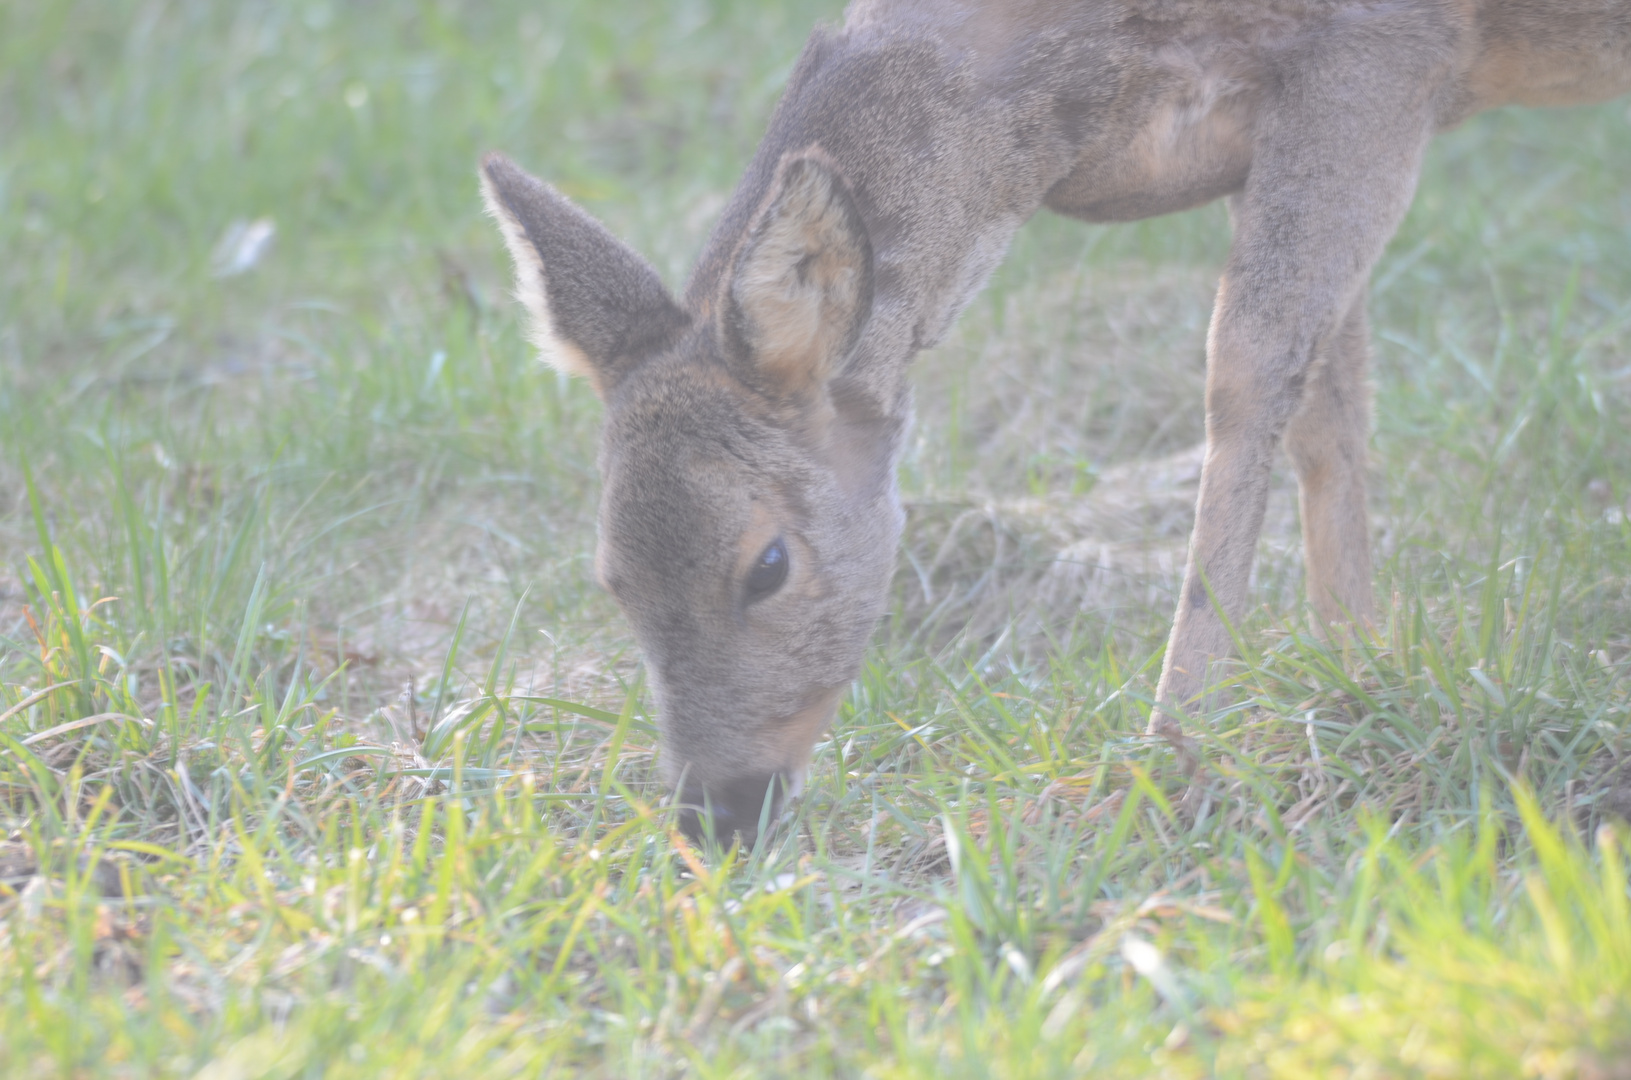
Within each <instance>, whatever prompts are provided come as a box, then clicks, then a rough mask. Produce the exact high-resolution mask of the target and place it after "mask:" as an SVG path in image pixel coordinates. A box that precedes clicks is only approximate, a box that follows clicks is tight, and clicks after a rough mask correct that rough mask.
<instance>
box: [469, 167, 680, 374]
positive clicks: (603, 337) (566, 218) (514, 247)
mask: <svg viewBox="0 0 1631 1080" xmlns="http://www.w3.org/2000/svg"><path fill="white" fill-rule="evenodd" d="M481 194H482V199H483V200H484V201H485V202H486V204H487V212H488V213H489V214H491V215H492V216H493V218H494V219H495V220H496V221H497V222H498V227H499V231H500V232H502V233H503V234H504V243H505V246H507V247H508V248H509V249H510V258H511V259H512V260H514V262H515V281H516V293H517V295H518V296H519V297H520V299H521V302H522V303H523V304H525V305H526V308H527V311H528V313H529V314H530V315H531V323H532V332H531V334H530V337H531V339H532V341H533V343H534V344H535V345H537V346H538V349H539V351H540V352H541V353H543V355H544V358H545V359H546V360H548V361H549V362H550V363H551V364H553V365H554V366H555V367H556V368H559V369H560V370H562V371H566V372H569V373H571V374H573V375H583V376H586V377H587V378H588V379H589V381H590V382H591V383H592V384H593V385H594V387H595V391H596V393H598V394H600V395H601V396H602V397H605V396H606V394H607V393H608V392H610V390H611V389H612V387H614V386H615V385H616V384H617V382H618V380H619V379H621V378H622V377H623V376H624V375H626V374H627V373H628V372H629V371H630V370H631V369H632V368H634V367H635V366H636V365H638V364H639V363H640V362H641V361H642V360H644V359H645V358H646V357H647V356H649V355H650V354H651V353H652V352H654V351H656V350H657V349H659V348H661V347H662V346H663V345H664V344H665V343H667V342H668V341H669V340H671V339H672V337H673V336H674V334H675V333H676V332H677V331H678V330H679V329H680V328H681V327H682V326H684V325H685V322H686V317H685V315H684V313H682V312H681V311H680V309H679V307H678V306H677V305H675V303H674V301H673V300H672V299H671V298H670V297H669V295H668V291H667V290H666V289H664V288H663V283H662V281H661V280H660V279H659V278H658V277H657V272H656V271H655V270H653V269H652V268H651V265H650V264H649V263H647V262H646V261H645V260H644V259H642V258H641V257H640V256H639V255H636V254H635V253H634V252H633V251H632V250H631V249H630V248H629V247H628V245H626V244H624V243H623V242H622V241H620V240H618V239H617V238H616V237H615V236H613V235H612V234H611V233H610V232H608V231H606V228H605V226H603V225H601V224H600V222H598V221H596V220H595V219H594V218H592V217H590V216H589V215H588V214H586V213H584V212H583V211H582V210H580V209H578V208H577V207H576V206H574V205H573V204H572V203H571V202H569V201H568V200H567V199H566V198H565V197H564V196H563V195H561V194H560V193H559V192H558V191H556V190H555V189H554V188H552V187H550V186H549V185H548V184H545V183H543V182H542V181H540V180H537V179H536V178H534V177H532V176H530V175H528V174H527V173H526V172H525V171H524V170H522V169H521V168H520V167H518V166H517V165H516V164H515V163H514V162H512V161H511V160H510V159H509V158H507V157H504V156H503V155H502V154H488V155H487V156H486V157H484V158H482V161H481Z"/></svg>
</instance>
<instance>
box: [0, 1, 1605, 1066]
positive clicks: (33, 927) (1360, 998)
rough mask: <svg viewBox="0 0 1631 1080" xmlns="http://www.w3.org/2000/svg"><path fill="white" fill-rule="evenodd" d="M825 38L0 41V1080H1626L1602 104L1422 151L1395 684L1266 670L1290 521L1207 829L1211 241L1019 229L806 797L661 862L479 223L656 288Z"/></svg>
mask: <svg viewBox="0 0 1631 1080" xmlns="http://www.w3.org/2000/svg"><path fill="white" fill-rule="evenodd" d="M839 14H840V4H839V3H838V2H837V0H785V2H779V3H775V4H766V3H758V2H752V0H673V2H671V3H666V4H661V5H658V4H649V3H639V2H636V0H597V2H593V3H590V2H578V0H539V2H535V3H526V4H523V3H519V2H515V0H490V2H486V3H470V2H459V0H416V2H410V0H371V2H356V3H339V2H323V0H298V2H296V0H287V2H272V0H246V2H243V3H224V2H219V0H139V2H138V0H53V2H49V3H41V2H36V0H0V1072H3V1073H4V1074H5V1075H9V1076H19V1077H22V1076H27V1077H47V1076H63V1077H87V1078H88V1077H148V1076H165V1077H169V1076H175V1077H190V1078H197V1080H229V1078H230V1080H248V1078H262V1077H265V1078H296V1077H302V1078H303V1077H318V1076H322V1077H384V1076H389V1077H448V1076H457V1077H470V1078H477V1077H483V1078H485V1077H510V1076H526V1077H532V1076H605V1077H620V1078H624V1077H626V1078H647V1077H649V1078H656V1077H680V1076H696V1077H762V1076H866V1077H875V1078H879V1080H884V1078H894V1077H924V1076H933V1077H937V1078H947V1080H949V1078H954V1077H957V1078H960V1077H971V1078H972V1077H1001V1078H1005V1080H1007V1078H1012V1080H1020V1078H1044V1077H1063V1076H1078V1075H1093V1076H1106V1077H1115V1076H1139V1077H1143V1076H1164V1077H1184V1078H1187V1077H1264V1078H1268V1077H1287V1078H1290V1077H1307V1076H1321V1077H1353V1078H1358V1077H1519V1076H1521V1077H1541V1078H1547V1080H1552V1078H1580V1080H1610V1078H1620V1080H1625V1078H1631V893H1628V885H1631V877H1628V869H1627V864H1628V856H1627V853H1626V850H1625V849H1626V846H1627V843H1628V841H1631V828H1628V827H1627V826H1626V824H1625V822H1626V819H1627V818H1631V501H1628V500H1631V427H1628V425H1627V424H1626V422H1625V419H1624V418H1625V417H1626V416H1627V415H1628V407H1631V185H1628V184H1627V183H1626V179H1625V178H1626V177H1628V176H1631V112H1628V103H1627V102H1626V101H1623V100H1622V101H1620V102H1617V103H1612V104H1609V105H1605V106H1601V107H1596V108H1590V109H1578V110H1572V111H1560V112H1534V111H1531V112H1523V111H1508V112H1502V113H1497V114H1491V115H1487V116H1484V117H1480V118H1477V119H1475V120H1474V121H1472V122H1470V123H1468V124H1467V125H1465V126H1464V127H1463V128H1461V129H1459V130H1457V131H1455V132H1451V133H1449V134H1446V135H1445V136H1443V137H1441V138H1440V139H1439V140H1438V142H1437V143H1436V144H1435V146H1434V148H1433V150H1432V153H1431V155H1430V158H1429V161H1428V164H1427V168H1426V173H1425V175H1424V177H1423V180H1422V184H1421V188H1420V191H1419V194H1418V196H1417V199H1416V202H1415V205H1414V208H1413V210H1412V211H1411V214H1410V216H1409V218H1408V220H1407V221H1406V222H1405V224H1404V226H1403V228H1402V229H1401V230H1400V233H1399V235H1398V237H1397V238H1396V239H1395V241H1394V242H1393V244H1392V245H1391V246H1390V248H1389V249H1388V252H1387V254H1386V255H1385V257H1384V259H1383V261H1382V263H1381V265H1380V266H1379V267H1378V269H1377V272H1376V275H1375V279H1374V286H1373V290H1372V300H1371V313H1372V322H1373V327H1374V334H1375V339H1376V345H1375V350H1374V368H1375V383H1376V406H1377V408H1376V413H1377V419H1376V434H1375V438H1374V440H1373V444H1372V445H1373V463H1374V467H1373V470H1372V498H1371V504H1372V514H1373V522H1374V531H1375V546H1376V552H1377V562H1378V566H1379V581H1378V585H1377V587H1378V590H1379V591H1378V597H1379V599H1380V600H1381V609H1382V612H1383V625H1381V626H1379V627H1378V628H1377V630H1376V632H1375V634H1374V635H1372V636H1366V637H1363V638H1360V639H1357V640H1349V641H1345V642H1341V643H1339V644H1336V645H1330V644H1326V643H1325V642H1324V641H1323V640H1322V639H1321V638H1320V637H1319V636H1317V635H1315V634H1313V633H1312V632H1311V630H1310V628H1309V624H1308V622H1307V618H1306V614H1305V612H1304V610H1303V607H1302V599H1301V596H1300V592H1299V590H1300V556H1299V552H1298V546H1299V545H1298V541H1297V531H1298V526H1297V521H1296V507H1295V498H1294V494H1295V493H1294V485H1293V484H1292V483H1291V481H1290V480H1289V478H1288V477H1285V476H1281V477H1278V478H1277V480H1276V486H1275V491H1274V494H1273V496H1272V500H1271V506H1270V513H1269V522H1268V525H1267V527H1266V529H1265V536H1264V539H1263V542H1262V545H1261V548H1260V552H1259V564H1258V570H1257V576H1256V580H1255V584H1254V590H1255V592H1254V608H1253V612H1252V615H1251V617H1250V618H1249V619H1248V620H1247V621H1246V622H1245V623H1244V624H1243V625H1241V626H1240V627H1239V628H1238V630H1239V637H1240V645H1241V660H1240V662H1239V664H1238V665H1237V666H1236V667H1235V668H1234V669H1232V672H1231V674H1230V679H1229V682H1230V690H1229V693H1228V695H1227V698H1228V700H1229V704H1227V705H1226V706H1225V707H1222V708H1220V709H1219V710H1218V711H1217V712H1216V713H1215V714H1214V715H1211V716H1209V717H1208V718H1207V727H1206V729H1205V734H1204V737H1203V741H1204V745H1205V753H1206V764H1205V767H1204V769H1203V772H1202V774H1201V777H1200V779H1199V781H1198V783H1199V784H1200V785H1201V786H1200V788H1199V789H1198V792H1197V795H1198V797H1197V798H1194V799H1192V800H1190V801H1189V802H1188V803H1187V804H1182V805H1180V798H1181V796H1183V795H1184V794H1185V792H1186V784H1185V781H1184V779H1183V777H1182V776H1181V775H1180V774H1179V772H1178V770H1177V768H1176V767H1175V763H1174V760H1173V758H1172V755H1171V752H1170V750H1168V749H1167V748H1166V747H1165V746H1164V745H1162V744H1159V743H1154V742H1151V741H1150V740H1148V739H1146V738H1145V737H1144V736H1143V734H1142V733H1143V730H1144V725H1145V722H1146V719H1147V717H1148V714H1149V710H1150V707H1151V695H1152V692H1153V689H1154V682H1155V677H1156V674H1157V673H1158V671H1159V665H1160V650H1161V648H1162V645H1163V644H1164V637H1165V632H1166V628H1167V620H1168V618H1169V617H1170V613H1171V603H1172V594H1173V590H1174V589H1175V587H1176V584H1177V575H1178V573H1179V572H1180V571H1181V568H1182V554H1183V550H1184V547H1183V545H1184V540H1185V537H1186V535H1187V530H1188V527H1189V524H1190V520H1191V519H1190V515H1191V513H1192V506H1193V498H1194V490H1195V488H1194V484H1195V469H1196V464H1195V463H1196V460H1197V459H1196V456H1195V452H1194V449H1193V448H1194V446H1195V445H1196V443H1197V442H1198V440H1199V438H1200V435H1201V420H1202V416H1201V385H1202V379H1203V374H1204V352H1203V344H1204V334H1205V325H1206V321H1207V318H1208V315H1209V311H1210V303H1211V291H1212V289H1213V288H1214V287H1215V284H1216V275H1217V271H1218V268H1219V266H1220V264H1221V262H1222V259H1223V256H1224V253H1225V252H1226V250H1227V245H1228V232H1227V222H1226V219H1225V216H1224V214H1223V212H1222V209H1221V208H1220V207H1216V206H1213V207H1208V208H1204V209H1202V210H1199V211H1195V212H1192V213H1189V214H1185V215H1180V216H1176V217H1172V218H1168V219H1161V220H1157V221H1150V222H1144V223H1139V224H1135V225H1126V226H1116V227H1087V226H1083V225H1081V224H1078V223H1073V222H1069V221H1065V220H1062V219H1057V218H1047V217H1043V218H1038V219H1037V220H1035V221H1033V222H1032V223H1031V224H1030V225H1028V226H1027V227H1026V228H1025V230H1024V231H1023V232H1022V233H1021V235H1020V236H1019V238H1018V239H1017V241H1016V243H1015V245H1014V249H1013V251H1012V253H1011V256H1010V258H1009V260H1008V262H1007V264H1006V265H1005V266H1004V268H1003V269H1002V270H1001V271H999V273H998V275H997V277H996V279H995V280H994V281H993V283H992V285H991V287H990V288H989V289H988V290H987V291H986V292H985V293H984V294H982V296H981V297H980V298H979V299H978V300H976V301H975V303H974V305H973V307H972V308H971V309H970V310H969V311H968V312H967V313H966V314H965V316H964V318H963V319H962V321H961V323H960V324H959V326H958V328H957V329H956V331H955V332H954V334H953V336H952V338H951V339H950V340H948V341H947V342H946V343H945V344H943V345H942V346H940V347H939V348H938V349H936V350H934V351H933V352H931V353H928V354H926V355H924V356H923V357H921V358H920V359H919V361H918V367H917V379H918V382H917V399H918V406H919V421H918V425H917V428H916V430H915V433H914V436H913V442H912V446H911V448H910V450H909V453H908V456H907V460H906V461H905V462H904V464H903V466H902V470H903V471H902V483H903V487H904V490H905V493H906V496H907V501H908V531H907V537H906V542H905V544H904V545H903V550H902V553H901V557H900V564H899V569H898V571H897V573H896V577H895V584H894V598H893V604H892V608H891V613H890V615H889V617H888V618H887V619H886V621H885V623H884V624H883V625H882V626H881V627H880V630H879V633H878V635H877V639H876V642H875V644H874V647H873V649H872V652H871V654H870V657H869V660H868V664H867V667H866V670H865V672H864V673H863V675H862V677H861V678H860V679H859V680H858V681H857V683H856V684H855V687H854V689H853V690H852V692H851V693H850V695H849V697H848V698H847V700H846V701H845V703H844V704H843V706H842V708H841V710H840V715H839V719H838V722H837V725H836V727H835V729H834V731H833V732H832V733H831V736H830V738H828V739H826V740H825V741H823V742H822V743H821V744H819V745H818V747H817V749H816V754H815V762H814V766H813V770H812V776H811V780H810V784H809V790H808V792H807V794H806V795H805V796H804V797H803V799H802V800H801V801H800V802H799V803H798V804H797V806H796V810H795V813H794V814H793V815H792V817H791V820H789V821H788V822H786V823H785V824H784V826H783V827H782V828H781V829H780V831H779V832H778V833H777V835H776V838H775V840H774V841H773V842H771V843H767V844H764V845H761V846H760V847H759V848H758V849H756V850H754V851H751V852H742V851H731V852H724V851H718V850H698V849H695V848H693V847H691V846H690V845H688V844H687V843H686V842H685V841H684V840H683V839H682V838H681V837H680V835H679V834H678V833H677V832H676V831H675V829H674V828H673V825H674V818H673V813H672V811H671V809H670V808H669V807H668V806H667V804H666V802H665V793H664V791H663V790H662V787H661V785H660V784H659V783H658V782H657V772H656V767H655V756H656V752H657V748H656V743H655V729H654V726H653V722H652V717H651V716H650V714H649V712H648V701H647V697H646V695H645V692H644V688H643V683H642V677H641V671H640V665H639V660H638V656H637V654H636V652H635V650H634V647H633V643H632V640H631V638H630V634H629V632H628V629H627V627H626V625H625V624H624V623H623V621H622V620H621V617H620V616H619V615H618V614H617V612H616V609H615V606H614V605H613V604H612V603H611V602H610V600H609V599H608V598H607V597H606V596H605V595H604V594H603V593H602V592H601V591H599V589H598V588H597V587H596V586H595V584H594V582H593V578H592V572H591V566H590V557H591V551H592V547H593V539H594V506H595V501H596V492H597V483H598V481H597V477H596V472H595V452H596V433H597V428H598V413H599V406H598V403H597V402H596V400H595V398H594V395H593V394H592V393H591V392H590V391H589V389H588V388H587V387H585V386H583V385H581V384H578V383H574V382H571V381H568V380H565V379H563V378H561V377H558V376H557V375H556V374H555V373H554V372H552V371H550V370H549V369H547V368H545V367H543V366H542V365H541V364H539V363H538V362H537V360H536V358H535V357H534V356H533V355H532V353H531V351H530V349H529V348H528V346H527V345H526V344H525V342H524V341H523V338H522V332H521V331H522V328H521V318H520V316H521V312H520V309H519V307H518V305H516V304H515V303H514V302H513V301H512V300H511V298H510V296H509V279H508V274H509V271H508V267H507V265H506V261H505V255H504V253H503V251H502V247H501V244H500V243H499V239H498V236H497V233H496V230H495V229H494V228H493V226H492V223H491V222H490V221H488V220H486V219H485V218H483V217H482V215H481V212H480V205H479V198H478V195H477V187H476V175H475V163H476V159H477V156H478V154H480V153H481V152H482V151H485V150H490V149H501V150H503V151H505V152H506V153H508V154H510V155H512V156H513V157H514V158H515V159H516V160H517V161H518V162H519V163H521V164H522V165H524V166H525V167H527V168H529V169H531V170H532V171H534V172H536V173H538V174H539V175H541V176H544V177H546V178H548V179H550V180H551V181H552V182H554V183H556V184H557V185H558V186H559V187H560V188H561V189H562V190H563V191H565V192H567V193H568V194H569V195H571V196H572V197H574V198H575V199H578V200H579V201H580V202H581V203H582V204H583V205H585V206H586V207H588V208H589V209H590V210H592V211H593V212H594V213H596V214H597V215H599V216H601V217H602V218H603V219H604V220H605V221H607V222H608V224H609V225H610V226H611V227H612V228H613V229H614V230H615V231H616V232H618V233H619V234H620V235H622V236H624V237H626V238H627V239H628V240H629V241H630V242H631V243H632V244H633V245H634V246H635V247H636V248H638V249H639V250H640V251H642V252H643V253H645V254H646V255H647V256H649V257H650V258H651V259H652V260H653V261H654V263H655V264H656V265H657V266H658V268H659V269H660V270H661V271H662V272H663V274H664V275H665V276H666V277H667V278H668V280H669V281H670V283H671V284H678V283H679V282H680V281H681V280H682V278H683V275H684V273H685V271H686V269H687V268H688V265H689V261H690V259H691V258H692V257H693V256H694V254H695V252H696V251H697V249H698V248H699V247H700V245H701V243H702V240H703V238H704V236H705V235H706V232H707V230H708V228H709V227H710V225H711V223H712V221H713V218H714V217H715V215H716V214H717V212H718V211H719V209H720V208H721V206H722V204H723V201H724V198H725V196H726V195H727V194H728V192H729V190H730V188H731V186H732V184H733V183H734V181H735V179H736V176H737V174H738V172H739V170H740V169H741V168H742V167H743V165H744V164H745V162H746V160H747V157H748V155H749V154H750V153H751V152H752V149H753V147H754V145H755V143H756V140H757V138H758V135H759V133H760V132H761V131H762V129H763V126H764V123H765V120H766V117H767V116H768V113H769V110H770V108H771V106H772V105H773V104H774V102H775V100H776V97H777V94H778V92H779V89H780V87H781V85H782V82H783V81H784V80H785V78H786V76H787V74H788V72H789V70H790V68H791V65H792V62H793V60H794V58H795V57H796V55H797V53H798V50H799V47H800V45H801V44H802V42H803V39H804V37H805V35H806V34H807V33H808V30H809V28H810V26H811V25H812V24H813V23H814V22H816V21H817V20H819V19H827V20H832V19H836V18H837V17H838V16H839ZM1616 177H1618V179H1616Z"/></svg>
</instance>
